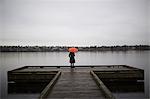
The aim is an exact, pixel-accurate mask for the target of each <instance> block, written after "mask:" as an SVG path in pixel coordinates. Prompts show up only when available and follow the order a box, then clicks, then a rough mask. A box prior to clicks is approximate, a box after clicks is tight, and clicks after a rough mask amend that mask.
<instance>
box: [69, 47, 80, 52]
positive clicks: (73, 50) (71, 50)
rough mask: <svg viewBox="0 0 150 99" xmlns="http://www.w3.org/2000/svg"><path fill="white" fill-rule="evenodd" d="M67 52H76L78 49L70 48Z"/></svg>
mask: <svg viewBox="0 0 150 99" xmlns="http://www.w3.org/2000/svg"><path fill="white" fill-rule="evenodd" d="M68 51H69V52H77V51H78V49H77V48H75V47H71V48H69V49H68Z"/></svg>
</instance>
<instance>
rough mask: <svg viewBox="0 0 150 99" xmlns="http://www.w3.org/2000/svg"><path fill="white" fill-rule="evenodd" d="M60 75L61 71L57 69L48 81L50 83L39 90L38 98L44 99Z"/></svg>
mask: <svg viewBox="0 0 150 99" xmlns="http://www.w3.org/2000/svg"><path fill="white" fill-rule="evenodd" d="M60 75H61V72H60V71H59V72H58V73H57V74H56V75H55V77H54V78H53V79H52V80H51V81H50V83H49V84H48V85H47V86H46V87H45V88H44V90H43V91H42V92H41V94H40V97H39V99H44V98H45V97H47V95H48V93H49V92H50V90H51V89H52V88H53V87H54V85H55V83H56V81H57V80H58V78H59V76H60Z"/></svg>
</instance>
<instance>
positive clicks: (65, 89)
mask: <svg viewBox="0 0 150 99" xmlns="http://www.w3.org/2000/svg"><path fill="white" fill-rule="evenodd" d="M55 98H57V99H64V98H66V99H70V98H71V99H72V98H80V99H105V96H104V94H103V92H102V91H101V90H100V89H99V88H98V86H97V85H96V83H95V82H94V80H93V79H92V77H91V75H90V73H89V72H84V71H83V72H81V71H78V70H77V69H72V70H70V71H66V72H62V75H61V77H60V79H59V80H58V82H57V83H56V85H55V86H54V88H53V89H52V91H51V92H50V94H49V95H48V97H47V99H55Z"/></svg>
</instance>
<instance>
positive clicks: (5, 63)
mask: <svg viewBox="0 0 150 99" xmlns="http://www.w3.org/2000/svg"><path fill="white" fill-rule="evenodd" d="M149 55H150V51H127V52H121V51H120V52H78V53H76V56H75V58H76V63H75V65H103V64H104V65H110V64H111V65H112V64H115V65H116V64H125V65H130V66H133V67H137V68H141V69H144V70H145V93H130V94H128V93H119V94H115V96H116V97H118V99H134V98H135V99H146V98H147V99H148V95H149V94H148V92H149ZM0 64H1V65H0V66H1V67H0V73H1V76H0V77H1V80H0V85H1V86H0V87H1V88H0V89H1V93H0V94H1V98H2V99H12V98H13V97H14V98H13V99H19V98H20V99H23V97H24V98H26V99H29V98H31V99H34V98H37V97H38V94H35V95H33V94H28V95H25V94H19V95H10V94H7V71H9V70H12V69H15V68H18V67H22V66H25V65H48V66H51V65H68V66H69V65H70V64H69V58H68V52H19V53H17V52H9V53H0ZM16 97H17V98H16Z"/></svg>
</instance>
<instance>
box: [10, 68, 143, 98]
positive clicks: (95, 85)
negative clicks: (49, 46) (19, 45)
mask: <svg viewBox="0 0 150 99" xmlns="http://www.w3.org/2000/svg"><path fill="white" fill-rule="evenodd" d="M24 74H25V75H24ZM26 74H27V75H28V77H27V76H26ZM21 75H22V76H24V78H22V79H20V78H21ZM38 76H40V77H38ZM32 78H33V79H34V80H31V79H32ZM101 78H102V80H104V81H105V82H109V80H110V79H111V80H110V81H113V80H114V79H115V80H116V79H117V80H118V79H121V81H127V80H128V78H129V80H130V81H135V82H136V81H137V80H143V79H144V72H143V70H142V69H138V68H133V67H130V66H126V65H94V66H93V65H89V66H87V65H86V66H76V67H75V68H70V67H69V66H25V67H22V68H18V69H15V70H12V71H9V72H8V82H12V81H14V82H15V83H16V82H18V83H20V82H24V81H25V82H30V81H33V82H34V81H36V82H42V83H43V82H45V81H46V83H45V85H43V86H45V88H44V87H43V86H42V89H40V93H41V94H40V96H39V98H40V99H43V98H44V99H45V98H47V99H62V98H66V99H72V98H77V99H78V98H80V99H91V98H93V99H115V97H114V96H113V94H112V93H111V91H110V90H109V89H108V88H107V86H105V83H103V81H102V80H101ZM44 79H46V80H45V81H44ZM48 79H50V80H48ZM112 79H113V80H112ZM131 79H133V80H131ZM41 80H42V81H41ZM34 83H35V82H34ZM19 85H20V84H19ZM11 87H12V86H11ZM12 88H15V87H12ZM11 91H15V90H11Z"/></svg>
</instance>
